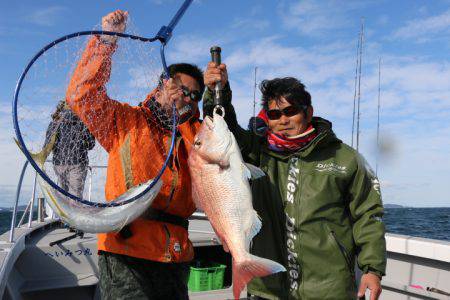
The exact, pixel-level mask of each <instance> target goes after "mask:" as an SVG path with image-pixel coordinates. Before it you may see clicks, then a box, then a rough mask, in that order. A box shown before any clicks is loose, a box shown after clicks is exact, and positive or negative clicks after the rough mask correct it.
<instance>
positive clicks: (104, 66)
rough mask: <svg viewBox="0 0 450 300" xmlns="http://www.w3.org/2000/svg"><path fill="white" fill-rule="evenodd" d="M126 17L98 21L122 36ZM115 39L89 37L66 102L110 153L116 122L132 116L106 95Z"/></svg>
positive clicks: (119, 13) (118, 13) (115, 15)
mask: <svg viewBox="0 0 450 300" xmlns="http://www.w3.org/2000/svg"><path fill="white" fill-rule="evenodd" d="M127 16H128V14H127V13H126V12H123V11H120V10H118V11H115V12H113V13H110V14H108V15H107V16H105V17H104V18H103V19H102V27H103V29H104V30H109V31H117V32H122V31H123V30H124V29H125V24H126V19H127ZM115 42H116V37H111V36H102V37H98V36H95V37H93V38H92V39H91V40H90V41H89V43H88V45H87V47H86V50H85V51H84V52H83V55H82V57H81V59H80V61H79V62H78V65H77V67H76V69H75V71H74V74H73V76H72V78H71V81H70V84H69V87H68V89H67V93H66V101H67V103H68V105H69V106H70V108H71V109H72V110H73V112H74V113H76V114H77V115H78V117H79V118H80V119H81V120H82V121H83V123H84V124H85V125H86V126H87V127H88V129H89V131H90V132H91V133H92V134H93V135H94V136H95V137H96V138H97V140H98V141H99V142H100V144H101V145H102V146H103V147H104V148H105V149H106V150H107V151H110V150H111V148H112V145H113V144H114V140H115V139H116V138H118V128H117V127H118V126H121V125H126V124H128V123H127V122H117V116H120V118H123V119H125V118H133V117H134V115H135V114H136V110H134V109H133V108H132V107H131V106H129V105H127V104H122V103H119V102H117V101H115V100H112V99H110V98H109V97H108V95H107V94H106V88H105V85H106V83H107V82H108V80H109V78H110V73H111V57H112V55H113V53H114V51H115V49H116V44H115Z"/></svg>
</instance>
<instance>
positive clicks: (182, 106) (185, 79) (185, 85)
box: [173, 73, 201, 115]
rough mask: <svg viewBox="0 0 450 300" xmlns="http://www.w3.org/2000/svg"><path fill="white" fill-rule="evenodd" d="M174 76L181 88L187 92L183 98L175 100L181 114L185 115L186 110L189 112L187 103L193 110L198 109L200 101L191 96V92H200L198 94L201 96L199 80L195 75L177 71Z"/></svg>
mask: <svg viewBox="0 0 450 300" xmlns="http://www.w3.org/2000/svg"><path fill="white" fill-rule="evenodd" d="M173 78H174V80H175V82H176V83H177V85H178V86H179V87H180V88H181V89H183V91H184V94H185V95H184V96H183V97H182V99H179V100H178V101H176V102H175V105H176V107H177V110H178V112H179V113H180V115H183V114H184V113H185V112H187V105H189V106H190V108H191V110H192V111H193V112H194V111H196V110H197V107H198V102H197V101H195V100H193V99H192V98H191V95H190V93H192V92H194V93H196V94H197V93H198V95H200V96H201V91H200V86H199V84H198V83H197V81H196V80H195V79H194V78H193V77H191V76H189V75H186V74H183V73H176V74H175V76H174V77H173Z"/></svg>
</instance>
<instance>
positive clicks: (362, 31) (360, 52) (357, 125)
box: [356, 18, 364, 151]
mask: <svg viewBox="0 0 450 300" xmlns="http://www.w3.org/2000/svg"><path fill="white" fill-rule="evenodd" d="M363 46H364V18H361V36H360V47H359V74H358V106H357V120H356V151H358V149H359V133H360V130H359V121H360V117H361V110H360V107H361V66H362V51H363Z"/></svg>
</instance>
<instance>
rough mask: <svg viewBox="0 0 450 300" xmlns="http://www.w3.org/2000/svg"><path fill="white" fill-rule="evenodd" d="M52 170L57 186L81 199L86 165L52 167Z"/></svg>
mask: <svg viewBox="0 0 450 300" xmlns="http://www.w3.org/2000/svg"><path fill="white" fill-rule="evenodd" d="M53 169H54V170H55V173H56V175H57V176H58V185H59V186H60V187H62V188H63V190H65V191H67V192H69V193H71V194H72V195H75V196H77V197H79V198H83V190H84V181H85V180H86V175H87V166H86V165H83V164H79V165H54V166H53Z"/></svg>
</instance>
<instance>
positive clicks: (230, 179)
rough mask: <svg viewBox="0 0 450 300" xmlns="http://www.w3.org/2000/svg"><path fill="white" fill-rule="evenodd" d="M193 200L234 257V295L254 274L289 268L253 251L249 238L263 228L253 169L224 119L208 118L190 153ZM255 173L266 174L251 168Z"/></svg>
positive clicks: (259, 275)
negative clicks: (256, 207)
mask: <svg viewBox="0 0 450 300" xmlns="http://www.w3.org/2000/svg"><path fill="white" fill-rule="evenodd" d="M188 163H189V168H190V172H191V178H192V190H193V198H194V201H195V203H196V205H197V207H199V208H201V209H203V211H204V212H205V214H206V215H207V216H208V219H209V221H210V222H211V225H212V226H213V228H214V230H215V231H216V233H217V235H218V237H219V238H220V240H221V241H222V245H223V247H224V249H225V251H227V252H231V255H232V257H233V294H234V297H235V298H236V299H238V298H239V295H240V293H241V291H242V290H243V289H244V287H245V285H246V284H247V283H248V282H249V281H250V280H251V279H252V278H253V277H262V276H267V275H270V274H273V273H277V272H281V271H286V269H285V268H284V267H283V266H282V265H280V264H279V263H277V262H274V261H271V260H268V259H265V258H261V257H258V256H255V255H251V254H250V253H249V252H248V251H249V246H250V242H251V240H252V239H253V237H254V236H255V235H256V234H257V233H258V232H259V230H260V229H261V226H262V224H261V220H260V218H259V216H258V214H257V213H256V211H255V210H254V209H253V206H252V195H251V191H250V185H249V183H248V179H249V177H250V170H249V167H250V166H248V165H246V164H245V163H244V162H243V160H242V156H241V152H240V151H239V148H238V145H237V142H236V140H235V138H234V136H233V134H232V133H231V132H230V130H229V129H228V126H227V124H226V123H225V120H224V119H223V117H222V116H221V115H219V114H217V113H216V112H214V119H211V118H210V117H206V119H205V120H204V121H203V123H202V126H201V128H200V131H199V133H198V134H197V136H196V138H195V140H194V145H193V147H192V150H191V152H190V154H189V160H188ZM250 168H251V169H252V173H255V172H260V173H262V174H259V176H261V175H263V174H264V173H263V172H262V171H261V170H260V169H258V168H256V167H254V166H251V167H250Z"/></svg>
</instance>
